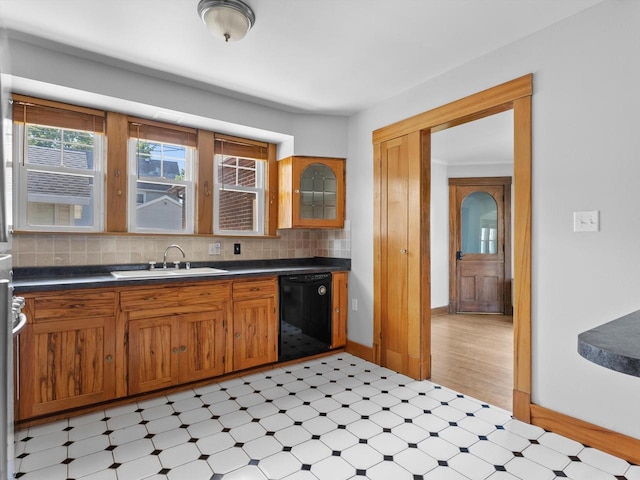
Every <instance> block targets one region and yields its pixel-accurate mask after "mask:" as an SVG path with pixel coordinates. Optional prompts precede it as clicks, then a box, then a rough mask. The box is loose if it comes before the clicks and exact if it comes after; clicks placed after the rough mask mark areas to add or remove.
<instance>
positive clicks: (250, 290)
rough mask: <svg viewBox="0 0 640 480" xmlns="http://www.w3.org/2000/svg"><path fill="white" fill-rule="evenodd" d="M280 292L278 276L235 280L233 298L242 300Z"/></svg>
mask: <svg viewBox="0 0 640 480" xmlns="http://www.w3.org/2000/svg"><path fill="white" fill-rule="evenodd" d="M277 293H278V279H277V277H270V278H265V279H261V280H248V281H246V282H244V281H238V282H233V299H234V300H242V299H247V298H257V297H265V296H269V295H276V294H277Z"/></svg>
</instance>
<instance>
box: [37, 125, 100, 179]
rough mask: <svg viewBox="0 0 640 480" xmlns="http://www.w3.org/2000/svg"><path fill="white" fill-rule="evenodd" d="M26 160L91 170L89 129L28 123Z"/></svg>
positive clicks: (92, 149) (91, 158) (91, 141)
mask: <svg viewBox="0 0 640 480" xmlns="http://www.w3.org/2000/svg"><path fill="white" fill-rule="evenodd" d="M27 144H28V152H27V163H28V164H30V165H46V166H49V167H60V166H63V167H66V168H76V169H80V170H94V168H95V166H94V160H93V155H94V154H93V152H94V150H95V138H94V134H93V133H91V132H85V131H81V130H65V129H63V128H53V127H43V126H39V125H29V126H28V132H27Z"/></svg>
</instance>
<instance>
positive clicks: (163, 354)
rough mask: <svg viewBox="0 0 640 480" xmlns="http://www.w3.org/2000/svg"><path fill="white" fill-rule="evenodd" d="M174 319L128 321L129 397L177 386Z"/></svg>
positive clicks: (172, 317)
mask: <svg viewBox="0 0 640 480" xmlns="http://www.w3.org/2000/svg"><path fill="white" fill-rule="evenodd" d="M177 328H178V319H177V317H176V316H166V317H156V318H145V319H142V320H132V321H129V394H135V393H141V392H149V391H151V390H157V389H159V388H163V387H169V386H171V385H174V384H176V383H178V373H179V370H178V362H179V353H180V349H179V345H178V339H179V337H178V334H177Z"/></svg>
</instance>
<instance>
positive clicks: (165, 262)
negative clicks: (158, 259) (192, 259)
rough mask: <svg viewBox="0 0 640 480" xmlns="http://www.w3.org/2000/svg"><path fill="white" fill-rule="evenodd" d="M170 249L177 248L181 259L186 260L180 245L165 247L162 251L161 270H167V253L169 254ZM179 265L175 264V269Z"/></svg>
mask: <svg viewBox="0 0 640 480" xmlns="http://www.w3.org/2000/svg"><path fill="white" fill-rule="evenodd" d="M172 248H177V249H178V250H180V251H181V252H182V258H186V257H187V256H186V255H185V253H184V250H183V249H182V247H181V246H180V245H176V244H173V245H169V246H168V247H167V249H166V250H165V251H164V259H163V262H162V268H167V253H169V250H170V249H172ZM173 263H176V262H173ZM179 265H180V262H177V263H176V268H179Z"/></svg>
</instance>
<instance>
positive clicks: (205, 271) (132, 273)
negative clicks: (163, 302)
mask: <svg viewBox="0 0 640 480" xmlns="http://www.w3.org/2000/svg"><path fill="white" fill-rule="evenodd" d="M220 273H227V270H221V269H219V268H212V267H198V268H183V269H180V270H178V269H175V268H154V269H153V270H120V271H115V272H111V275H113V276H114V277H116V278H124V279H139V278H173V277H199V276H203V275H205V276H206V275H217V274H220Z"/></svg>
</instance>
